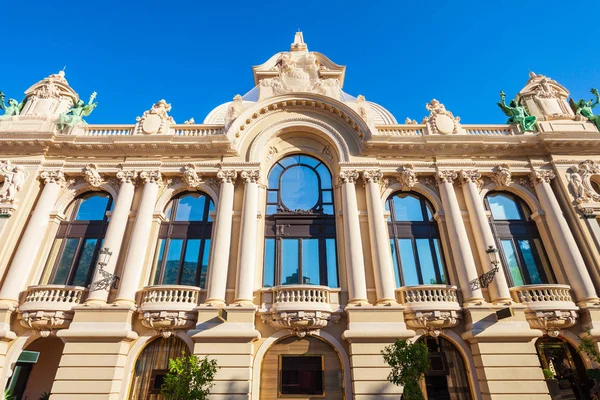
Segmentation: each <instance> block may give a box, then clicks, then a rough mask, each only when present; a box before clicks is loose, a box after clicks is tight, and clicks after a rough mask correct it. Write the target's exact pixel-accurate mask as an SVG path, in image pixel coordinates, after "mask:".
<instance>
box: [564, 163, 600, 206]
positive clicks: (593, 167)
mask: <svg viewBox="0 0 600 400" xmlns="http://www.w3.org/2000/svg"><path fill="white" fill-rule="evenodd" d="M594 174H600V166H599V165H598V164H596V163H595V162H594V161H592V160H586V161H584V162H581V163H579V165H574V166H572V167H571V168H569V169H568V170H567V177H568V178H569V185H570V186H571V190H572V191H573V194H574V196H575V202H576V203H578V204H580V203H590V202H600V193H597V192H596V191H595V190H594V188H593V187H592V184H591V181H590V177H591V176H592V175H594Z"/></svg>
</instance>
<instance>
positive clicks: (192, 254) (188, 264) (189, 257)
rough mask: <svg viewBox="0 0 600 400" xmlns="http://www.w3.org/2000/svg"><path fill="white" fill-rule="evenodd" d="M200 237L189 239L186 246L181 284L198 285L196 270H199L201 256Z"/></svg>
mask: <svg viewBox="0 0 600 400" xmlns="http://www.w3.org/2000/svg"><path fill="white" fill-rule="evenodd" d="M200 242H201V240H200V239H189V240H188V241H187V244H186V246H185V256H184V257H183V272H182V273H181V281H180V284H181V285H189V286H194V285H196V272H197V271H198V258H199V256H200Z"/></svg>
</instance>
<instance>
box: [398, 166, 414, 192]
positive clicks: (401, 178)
mask: <svg viewBox="0 0 600 400" xmlns="http://www.w3.org/2000/svg"><path fill="white" fill-rule="evenodd" d="M396 180H397V181H398V182H399V183H400V185H402V189H403V190H407V189H411V188H413V187H414V186H415V185H416V184H417V183H419V180H418V179H417V174H416V173H415V170H414V169H413V166H412V164H405V165H403V166H402V167H400V170H399V172H398V173H397V174H396Z"/></svg>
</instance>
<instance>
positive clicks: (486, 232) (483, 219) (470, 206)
mask: <svg viewBox="0 0 600 400" xmlns="http://www.w3.org/2000/svg"><path fill="white" fill-rule="evenodd" d="M460 177H461V179H462V191H463V194H464V196H465V201H466V203H467V210H468V212H469V220H470V221H471V226H472V227H473V235H474V236H475V243H476V245H477V252H478V253H479V260H480V261H481V265H482V266H483V271H484V272H488V271H491V270H492V269H493V268H494V266H493V265H492V263H491V262H490V258H489V256H488V254H487V253H486V249H488V248H489V247H490V246H492V247H494V248H497V245H496V241H495V240H494V234H493V233H492V228H491V227H490V221H489V219H488V215H487V212H486V210H485V207H484V205H483V199H482V198H481V196H480V195H479V184H480V183H481V174H480V173H479V172H478V171H460ZM489 290H490V297H491V300H492V302H493V303H506V302H509V301H511V297H510V291H509V289H508V283H507V282H506V276H505V275H504V268H502V265H500V264H499V265H498V272H496V274H495V275H494V280H493V281H492V283H491V284H490V286H489Z"/></svg>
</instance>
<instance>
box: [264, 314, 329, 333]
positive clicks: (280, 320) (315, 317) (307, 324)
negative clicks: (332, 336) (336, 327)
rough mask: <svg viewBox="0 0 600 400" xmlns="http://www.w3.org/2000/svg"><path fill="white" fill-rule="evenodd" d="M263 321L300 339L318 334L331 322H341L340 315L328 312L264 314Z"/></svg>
mask: <svg viewBox="0 0 600 400" xmlns="http://www.w3.org/2000/svg"><path fill="white" fill-rule="evenodd" d="M262 320H263V322H265V323H267V324H269V325H271V326H272V327H273V328H275V329H278V330H279V329H288V330H289V331H290V332H291V333H292V334H294V335H296V336H298V337H305V336H306V335H313V334H315V333H318V332H319V330H320V329H322V328H325V327H326V326H327V325H329V324H330V323H331V322H334V323H337V322H339V320H340V315H339V314H332V313H331V312H327V311H289V312H275V313H270V314H263V315H262Z"/></svg>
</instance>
